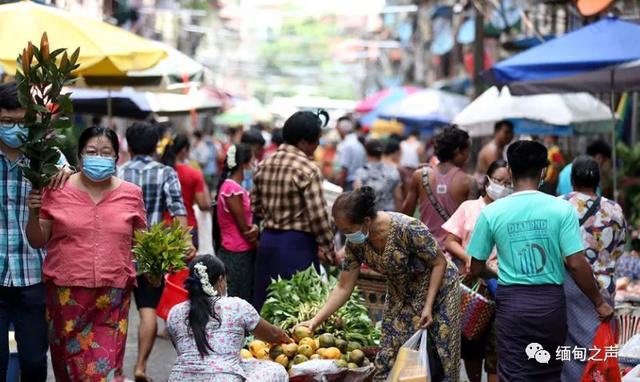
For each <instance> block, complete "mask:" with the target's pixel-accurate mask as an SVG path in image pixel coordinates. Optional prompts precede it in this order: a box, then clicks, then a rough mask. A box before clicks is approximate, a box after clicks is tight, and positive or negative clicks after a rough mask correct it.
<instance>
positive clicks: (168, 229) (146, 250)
mask: <svg viewBox="0 0 640 382" xmlns="http://www.w3.org/2000/svg"><path fill="white" fill-rule="evenodd" d="M190 240H191V236H190V235H189V232H188V231H187V229H185V228H182V227H181V226H180V224H179V223H178V222H175V221H174V222H173V224H172V225H170V226H167V225H165V224H164V223H158V224H154V225H153V226H152V227H151V229H149V230H148V231H147V230H140V231H137V232H136V233H135V245H134V247H133V256H134V258H135V260H136V262H137V263H138V273H140V274H146V275H147V278H148V279H149V281H150V282H151V283H153V284H155V285H158V284H160V283H161V282H162V277H163V276H164V274H165V273H168V272H175V271H179V270H182V269H184V268H185V267H186V264H185V261H184V257H185V255H186V254H187V252H188V251H189V249H190V246H189V242H190Z"/></svg>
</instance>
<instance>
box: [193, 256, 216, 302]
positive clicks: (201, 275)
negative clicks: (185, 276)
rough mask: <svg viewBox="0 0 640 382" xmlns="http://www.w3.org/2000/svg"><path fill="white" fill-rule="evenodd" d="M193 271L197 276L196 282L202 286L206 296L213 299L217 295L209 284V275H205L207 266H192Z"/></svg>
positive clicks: (200, 264) (199, 264)
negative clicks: (198, 281)
mask: <svg viewBox="0 0 640 382" xmlns="http://www.w3.org/2000/svg"><path fill="white" fill-rule="evenodd" d="M193 269H194V270H195V273H196V276H198V280H200V284H202V290H203V291H204V293H205V294H206V295H207V296H210V297H215V296H217V295H218V291H216V290H215V289H214V288H213V286H211V283H210V282H209V275H208V274H207V266H206V265H204V264H202V263H198V264H196V265H194V266H193Z"/></svg>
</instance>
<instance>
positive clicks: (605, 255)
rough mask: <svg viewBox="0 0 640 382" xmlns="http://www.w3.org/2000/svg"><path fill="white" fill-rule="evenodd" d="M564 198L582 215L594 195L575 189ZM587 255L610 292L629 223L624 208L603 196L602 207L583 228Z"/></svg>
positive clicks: (596, 274)
mask: <svg viewBox="0 0 640 382" xmlns="http://www.w3.org/2000/svg"><path fill="white" fill-rule="evenodd" d="M562 198H564V199H565V200H567V201H568V202H569V203H571V204H572V205H573V206H574V208H575V209H576V212H577V213H578V217H579V218H582V217H583V216H584V215H585V214H586V213H587V211H588V210H589V207H591V204H592V203H593V202H594V201H595V198H592V197H590V196H589V195H585V194H582V193H580V192H572V193H570V194H567V195H564V196H563V197H562ZM580 232H581V234H582V241H583V242H584V245H585V248H586V249H585V254H586V255H587V260H588V261H589V264H591V267H592V268H593V273H594V275H595V276H596V279H597V280H598V283H599V284H600V289H603V290H606V291H607V292H609V293H610V294H611V295H613V294H614V293H615V290H616V280H615V271H616V262H617V261H618V259H619V258H620V256H622V254H623V253H624V246H625V243H626V237H627V222H626V220H625V218H624V213H623V212H622V207H620V205H618V204H617V203H616V202H614V201H612V200H609V199H606V198H604V197H603V198H601V200H600V209H599V210H598V212H596V213H595V214H594V215H593V216H591V217H590V218H589V219H587V221H586V222H585V223H584V225H583V226H582V227H580Z"/></svg>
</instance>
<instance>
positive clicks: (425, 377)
mask: <svg viewBox="0 0 640 382" xmlns="http://www.w3.org/2000/svg"><path fill="white" fill-rule="evenodd" d="M428 337H429V336H428V334H427V330H425V329H421V330H419V331H417V332H416V334H414V335H413V336H411V338H409V340H408V341H407V342H405V343H404V345H402V347H401V348H400V350H398V355H397V356H396V361H395V363H394V365H393V369H391V373H389V377H387V382H425V381H430V380H431V371H430V370H429V362H428V361H427V359H428V358H427V357H428V355H427V341H428Z"/></svg>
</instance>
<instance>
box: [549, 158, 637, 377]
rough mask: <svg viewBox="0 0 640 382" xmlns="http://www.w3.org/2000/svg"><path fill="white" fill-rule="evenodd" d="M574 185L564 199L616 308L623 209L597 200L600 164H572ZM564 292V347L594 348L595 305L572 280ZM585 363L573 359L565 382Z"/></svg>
mask: <svg viewBox="0 0 640 382" xmlns="http://www.w3.org/2000/svg"><path fill="white" fill-rule="evenodd" d="M571 184H572V186H573V189H574V190H575V192H572V193H570V194H567V195H564V196H561V198H563V199H565V200H567V201H568V202H569V203H571V204H572V205H573V206H574V208H575V209H576V212H577V213H578V218H579V219H580V232H581V233H582V241H583V244H584V247H585V255H586V258H587V261H589V263H590V264H591V268H592V270H593V274H594V277H595V279H596V280H597V281H598V286H599V287H600V293H601V294H602V296H604V297H605V299H606V301H607V303H608V304H609V305H611V306H613V305H614V301H615V292H616V278H615V270H616V262H617V261H618V259H619V258H620V256H622V254H623V253H624V247H625V244H626V237H627V222H626V221H625V218H624V214H623V212H622V207H620V205H618V204H617V203H616V202H614V201H613V200H608V199H606V198H604V197H598V195H597V194H596V190H597V189H598V187H599V184H600V169H599V167H598V162H596V161H595V159H593V158H592V157H590V156H586V155H583V156H579V157H577V158H576V159H575V160H574V161H573V166H572V169H571ZM564 292H565V296H566V301H567V324H568V329H569V330H568V332H567V340H566V341H565V345H566V346H569V347H571V349H573V348H574V347H579V348H586V349H589V348H591V345H592V344H593V337H594V334H595V331H596V328H597V327H598V326H599V325H600V320H599V319H598V316H597V315H596V313H595V311H594V310H593V304H591V301H589V299H588V298H587V296H585V294H584V293H582V291H580V289H579V288H578V287H577V285H576V283H575V282H574V281H573V278H571V277H566V278H565V281H564ZM585 365H586V362H583V361H580V360H578V359H576V358H575V357H574V359H572V360H571V361H570V362H565V363H564V364H563V366H562V381H566V382H572V381H577V380H579V379H580V377H581V376H582V373H583V371H584V367H585Z"/></svg>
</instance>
